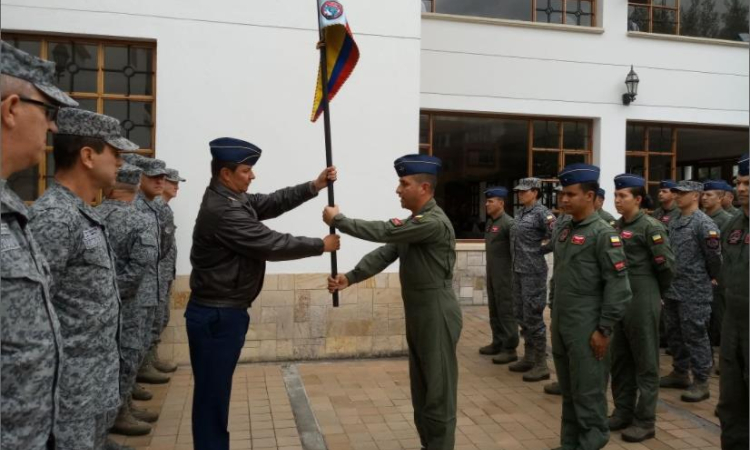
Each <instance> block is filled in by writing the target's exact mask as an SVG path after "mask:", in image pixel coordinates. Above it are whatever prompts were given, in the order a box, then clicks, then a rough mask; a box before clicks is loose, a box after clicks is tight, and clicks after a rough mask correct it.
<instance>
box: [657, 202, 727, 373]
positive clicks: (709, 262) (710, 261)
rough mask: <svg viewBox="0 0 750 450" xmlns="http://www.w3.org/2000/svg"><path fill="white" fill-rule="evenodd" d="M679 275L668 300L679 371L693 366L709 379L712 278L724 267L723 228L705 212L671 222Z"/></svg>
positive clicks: (671, 340)
mask: <svg viewBox="0 0 750 450" xmlns="http://www.w3.org/2000/svg"><path fill="white" fill-rule="evenodd" d="M669 238H670V240H671V241H672V248H673V250H674V254H675V277H674V280H673V281H672V287H671V288H670V289H669V291H668V292H667V294H666V295H665V299H664V309H665V312H666V315H667V334H668V340H669V348H670V350H671V351H672V358H673V360H674V361H673V366H674V369H675V371H676V372H677V373H680V374H686V373H688V371H689V370H690V369H691V368H692V371H693V376H694V377H695V378H696V380H697V381H700V382H705V381H706V380H707V379H708V376H709V371H710V370H711V344H710V342H709V340H708V333H707V329H706V324H707V323H708V320H709V317H710V315H711V301H712V300H713V287H712V285H711V280H712V279H715V278H717V277H718V276H719V271H720V270H721V245H720V238H719V228H718V227H717V226H716V224H715V223H713V221H712V220H711V219H710V218H709V217H708V216H707V215H706V214H704V213H703V212H702V211H700V210H697V211H695V212H694V213H693V214H691V215H689V216H680V218H679V219H677V220H675V221H670V224H669Z"/></svg>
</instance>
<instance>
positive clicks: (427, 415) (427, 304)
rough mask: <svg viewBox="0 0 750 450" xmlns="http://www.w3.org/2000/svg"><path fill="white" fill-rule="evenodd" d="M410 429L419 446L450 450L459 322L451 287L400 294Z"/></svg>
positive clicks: (459, 311)
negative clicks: (413, 429) (411, 413)
mask: <svg viewBox="0 0 750 450" xmlns="http://www.w3.org/2000/svg"><path fill="white" fill-rule="evenodd" d="M402 295H403V297H404V310H405V316H406V340H407V342H408V343H409V378H410V381H411V401H412V405H413V407H414V424H415V426H416V427H417V431H418V432H419V439H420V440H421V442H422V446H423V447H425V448H427V449H429V450H453V447H454V445H455V441H456V401H457V396H458V361H457V358H456V345H457V344H458V338H459V336H460V335H461V327H462V318H461V309H460V307H459V306H458V302H457V301H456V298H455V296H454V295H453V291H452V289H451V288H447V289H446V288H441V289H422V290H409V289H403V290H402Z"/></svg>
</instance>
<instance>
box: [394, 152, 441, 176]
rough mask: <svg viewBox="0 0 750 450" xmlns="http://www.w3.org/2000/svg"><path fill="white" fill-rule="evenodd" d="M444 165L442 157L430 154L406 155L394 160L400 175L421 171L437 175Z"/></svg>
mask: <svg viewBox="0 0 750 450" xmlns="http://www.w3.org/2000/svg"><path fill="white" fill-rule="evenodd" d="M442 165H443V163H442V162H441V161H440V158H438V157H435V156H429V155H406V156H402V157H400V158H399V159H397V160H396V161H394V162H393V167H395V168H396V173H397V174H398V176H399V177H405V176H407V175H417V174H420V173H426V174H429V175H437V174H438V171H440V168H441V167H442Z"/></svg>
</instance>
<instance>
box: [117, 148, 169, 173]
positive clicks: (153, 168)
mask: <svg viewBox="0 0 750 450" xmlns="http://www.w3.org/2000/svg"><path fill="white" fill-rule="evenodd" d="M122 159H123V160H125V162H127V163H129V164H132V165H134V166H138V167H140V168H141V169H143V174H144V175H146V176H147V177H158V176H160V175H167V164H166V163H165V162H164V161H162V160H160V159H156V158H147V157H145V156H143V155H139V154H137V153H128V154H125V155H122Z"/></svg>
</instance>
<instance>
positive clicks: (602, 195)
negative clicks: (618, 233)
mask: <svg viewBox="0 0 750 450" xmlns="http://www.w3.org/2000/svg"><path fill="white" fill-rule="evenodd" d="M606 198H607V191H605V190H604V189H602V188H599V190H597V191H596V203H595V204H594V207H595V208H596V212H597V213H598V214H599V217H601V218H602V219H603V220H604V221H605V222H607V223H608V224H609V226H611V227H614V226H615V223H617V219H615V217H614V216H613V215H612V214H610V213H608V212H607V211H606V210H605V209H604V200H606Z"/></svg>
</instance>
